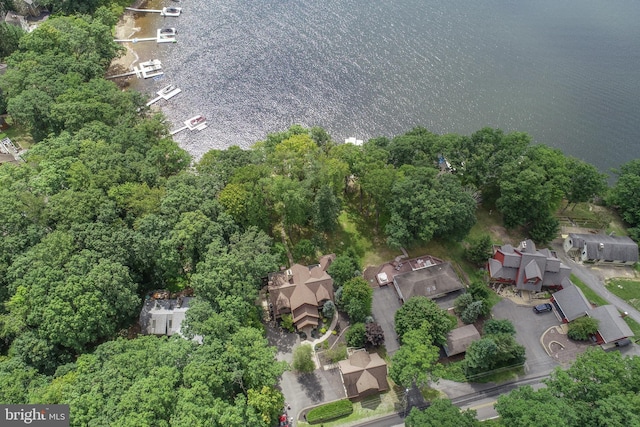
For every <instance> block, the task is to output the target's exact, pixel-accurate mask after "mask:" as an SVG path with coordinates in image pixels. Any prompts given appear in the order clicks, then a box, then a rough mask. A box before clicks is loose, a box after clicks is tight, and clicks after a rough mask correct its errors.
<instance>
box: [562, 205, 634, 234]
mask: <svg viewBox="0 0 640 427" xmlns="http://www.w3.org/2000/svg"><path fill="white" fill-rule="evenodd" d="M565 207H566V202H563V204H562V206H561V207H560V209H559V210H558V212H556V215H557V216H558V217H559V219H560V222H561V224H562V225H570V226H572V225H573V224H570V223H569V222H567V220H566V219H567V218H568V219H571V220H572V221H573V223H574V224H576V225H578V226H580V227H586V228H592V229H596V230H602V231H604V232H606V233H607V234H609V233H614V234H615V235H616V236H626V235H627V231H626V228H625V226H624V223H623V221H622V220H621V219H620V217H619V216H618V214H617V213H615V212H614V211H612V210H610V209H607V208H605V207H603V206H598V205H595V204H593V203H578V204H577V205H576V206H573V205H570V206H569V207H568V208H566V209H565ZM563 209H564V210H563Z"/></svg>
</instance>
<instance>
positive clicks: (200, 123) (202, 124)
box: [170, 116, 209, 135]
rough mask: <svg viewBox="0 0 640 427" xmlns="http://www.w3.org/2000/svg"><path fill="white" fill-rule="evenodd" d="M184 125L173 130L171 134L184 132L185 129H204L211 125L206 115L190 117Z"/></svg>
mask: <svg viewBox="0 0 640 427" xmlns="http://www.w3.org/2000/svg"><path fill="white" fill-rule="evenodd" d="M183 123H184V126H182V127H181V128H178V129H176V130H174V131H171V133H170V135H175V134H176V133H178V132H182V131H183V130H185V129H189V130H198V131H200V130H203V129H206V128H207V127H208V126H209V125H208V124H207V119H206V118H205V117H204V116H194V117H191V118H190V119H187V120H185V121H184V122H183Z"/></svg>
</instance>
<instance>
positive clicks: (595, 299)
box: [571, 274, 609, 305]
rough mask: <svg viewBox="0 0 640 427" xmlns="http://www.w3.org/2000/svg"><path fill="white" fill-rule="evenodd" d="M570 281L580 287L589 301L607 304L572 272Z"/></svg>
mask: <svg viewBox="0 0 640 427" xmlns="http://www.w3.org/2000/svg"><path fill="white" fill-rule="evenodd" d="M571 281H572V282H573V283H574V284H575V285H576V286H577V287H579V288H580V290H581V291H582V293H583V294H584V296H585V297H587V300H588V301H590V302H591V303H594V304H597V305H607V304H609V303H608V302H607V301H606V300H605V299H604V298H602V297H601V296H600V295H598V294H596V293H595V292H594V291H593V290H592V289H591V288H590V287H588V286H587V285H585V284H584V282H583V281H582V280H580V279H578V278H577V277H576V276H575V275H573V274H572V275H571Z"/></svg>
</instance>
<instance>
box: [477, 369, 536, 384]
mask: <svg viewBox="0 0 640 427" xmlns="http://www.w3.org/2000/svg"><path fill="white" fill-rule="evenodd" d="M524 373H525V372H524V367H522V366H515V367H512V368H499V369H496V370H494V371H492V372H486V373H481V374H477V375H475V376H472V377H469V382H471V383H480V384H485V383H498V384H499V383H503V382H505V381H511V380H516V379H518V377H520V376H522V375H524Z"/></svg>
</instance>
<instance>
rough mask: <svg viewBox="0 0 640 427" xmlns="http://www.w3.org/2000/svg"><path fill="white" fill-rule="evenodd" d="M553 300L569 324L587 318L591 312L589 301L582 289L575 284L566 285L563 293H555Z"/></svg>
mask: <svg viewBox="0 0 640 427" xmlns="http://www.w3.org/2000/svg"><path fill="white" fill-rule="evenodd" d="M553 300H554V301H555V303H556V304H557V306H558V307H560V310H561V311H562V314H564V318H565V319H567V320H568V321H569V322H571V321H572V320H575V319H577V318H578V317H582V316H585V315H586V314H587V313H588V312H589V310H591V304H590V303H589V300H587V298H586V297H585V296H584V294H583V293H582V291H581V290H580V288H578V287H577V286H576V285H574V284H573V283H570V284H569V285H568V286H567V285H565V286H564V288H563V289H562V290H561V291H558V292H556V293H554V294H553Z"/></svg>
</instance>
